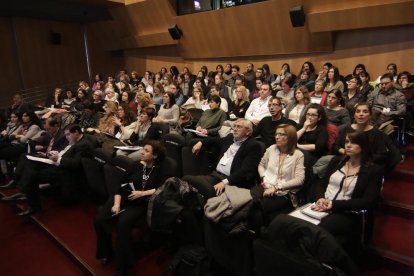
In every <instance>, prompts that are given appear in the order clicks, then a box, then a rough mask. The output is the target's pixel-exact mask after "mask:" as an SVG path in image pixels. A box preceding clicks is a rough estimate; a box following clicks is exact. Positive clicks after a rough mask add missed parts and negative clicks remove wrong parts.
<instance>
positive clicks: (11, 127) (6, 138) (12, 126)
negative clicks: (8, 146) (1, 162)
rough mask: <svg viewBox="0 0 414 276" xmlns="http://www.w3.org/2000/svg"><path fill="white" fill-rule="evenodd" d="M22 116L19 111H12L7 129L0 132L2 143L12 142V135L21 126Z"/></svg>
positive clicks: (0, 142) (0, 141)
mask: <svg viewBox="0 0 414 276" xmlns="http://www.w3.org/2000/svg"><path fill="white" fill-rule="evenodd" d="M20 123H21V122H20V118H19V115H18V114H17V112H15V111H14V112H12V113H11V114H10V119H9V122H8V123H7V125H6V129H4V130H3V131H2V132H1V133H0V145H1V144H3V143H8V142H10V135H12V133H13V132H14V131H16V129H17V128H18V127H19V126H20Z"/></svg>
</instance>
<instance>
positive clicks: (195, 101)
mask: <svg viewBox="0 0 414 276" xmlns="http://www.w3.org/2000/svg"><path fill="white" fill-rule="evenodd" d="M205 102H206V101H205V100H204V97H203V93H202V91H201V89H200V88H198V87H194V88H193V92H192V96H191V97H190V98H188V100H187V101H186V102H185V103H184V104H183V105H182V106H181V107H183V108H186V109H189V108H197V109H202V106H203V105H205Z"/></svg>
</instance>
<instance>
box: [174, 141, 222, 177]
mask: <svg viewBox="0 0 414 276" xmlns="http://www.w3.org/2000/svg"><path fill="white" fill-rule="evenodd" d="M181 153H182V170H183V175H204V174H209V173H211V172H212V171H213V170H214V167H213V164H212V162H211V158H210V153H209V152H207V151H205V150H200V152H199V153H198V154H193V153H192V148H191V147H183V148H182V150H181Z"/></svg>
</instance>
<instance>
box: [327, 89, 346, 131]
mask: <svg viewBox="0 0 414 276" xmlns="http://www.w3.org/2000/svg"><path fill="white" fill-rule="evenodd" d="M343 106H345V100H344V98H343V97H342V93H341V91H339V90H332V91H331V92H329V93H328V105H327V106H325V107H324V108H325V112H326V116H327V117H328V122H329V123H331V124H334V125H336V126H337V127H338V129H339V131H343V130H344V129H345V128H346V127H347V126H349V125H350V124H351V118H349V112H348V109H346V108H344V107H343Z"/></svg>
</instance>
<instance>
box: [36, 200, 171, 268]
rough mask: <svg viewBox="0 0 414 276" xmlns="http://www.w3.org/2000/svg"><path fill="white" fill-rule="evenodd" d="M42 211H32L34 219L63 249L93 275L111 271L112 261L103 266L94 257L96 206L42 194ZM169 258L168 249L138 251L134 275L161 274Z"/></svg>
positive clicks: (169, 260) (168, 262)
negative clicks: (65, 203)
mask: <svg viewBox="0 0 414 276" xmlns="http://www.w3.org/2000/svg"><path fill="white" fill-rule="evenodd" d="M43 203H44V208H43V209H44V211H42V212H40V213H39V214H36V215H35V220H36V222H37V223H38V224H39V225H41V227H42V228H44V229H45V230H46V233H48V235H51V236H53V238H54V239H56V240H58V241H59V242H60V243H62V245H63V247H64V249H65V250H66V251H67V252H68V253H69V254H71V255H73V257H74V258H75V259H77V260H78V262H79V263H80V264H81V265H83V266H84V268H85V269H86V270H87V271H88V272H89V273H90V274H93V275H113V273H114V265H113V263H111V264H109V265H108V266H107V267H102V266H101V265H100V263H99V261H98V260H96V258H95V248H96V237H95V230H94V227H93V218H94V216H95V214H96V206H94V204H93V203H88V202H80V203H77V204H75V205H68V206H65V205H62V204H61V203H59V202H57V201H56V200H55V199H52V198H45V197H44V198H43ZM171 260H172V255H171V252H164V251H163V250H157V249H155V250H151V251H148V252H146V253H145V255H142V254H140V257H139V259H138V260H137V262H136V263H135V265H134V267H133V268H132V269H131V273H133V275H136V274H137V273H140V274H141V273H142V275H162V273H163V272H164V270H165V269H166V268H167V267H168V265H169V264H170V262H171Z"/></svg>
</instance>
